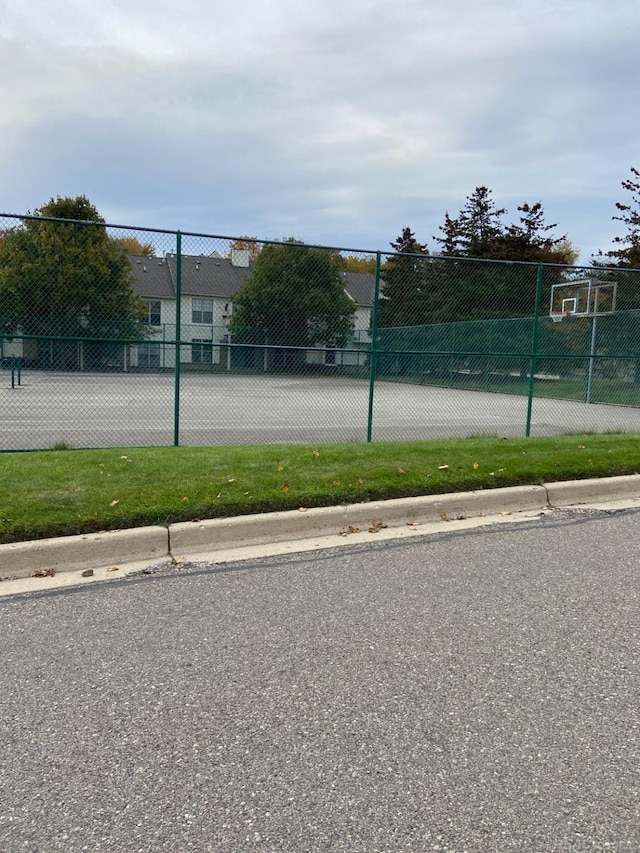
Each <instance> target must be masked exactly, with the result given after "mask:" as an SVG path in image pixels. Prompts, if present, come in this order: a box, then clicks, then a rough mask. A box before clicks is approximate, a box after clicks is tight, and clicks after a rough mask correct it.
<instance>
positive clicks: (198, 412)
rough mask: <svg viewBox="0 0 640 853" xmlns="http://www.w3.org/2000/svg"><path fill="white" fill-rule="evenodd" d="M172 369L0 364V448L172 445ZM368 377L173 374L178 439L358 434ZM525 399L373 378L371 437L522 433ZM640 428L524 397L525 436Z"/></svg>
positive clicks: (312, 439) (630, 411) (580, 407)
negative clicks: (17, 375) (99, 370)
mask: <svg viewBox="0 0 640 853" xmlns="http://www.w3.org/2000/svg"><path fill="white" fill-rule="evenodd" d="M174 390H175V379H174V376H173V375H172V374H127V373H117V374H91V373H55V372H51V373H48V372H39V371H25V372H23V374H22V384H21V385H20V386H19V387H16V388H14V389H12V388H11V377H10V372H9V371H6V370H2V371H0V400H1V401H2V411H3V417H2V421H1V423H0V449H2V450H24V449H45V448H50V447H52V446H53V445H55V444H58V443H62V442H64V443H66V444H67V445H70V446H72V447H75V448H82V447H87V448H89V447H137V446H162V445H172V444H173V443H174V418H175V413H176V406H175V400H174ZM368 407H369V383H368V382H367V381H366V380H362V379H354V378H347V377H318V376H313V377H309V376H295V377H291V376H273V375H268V376H265V375H258V376H246V375H241V376H238V375H229V374H204V373H201V374H200V373H199V374H196V373H183V374H182V376H181V382H180V394H179V406H178V409H179V443H180V444H182V445H200V446H206V445H232V444H236V445H242V444H294V443H307V442H309V443H316V442H317V443H325V442H345V441H366V439H367V418H368ZM526 419H527V399H526V397H523V396H517V395H510V394H497V393H486V392H481V391H465V390H456V389H450V388H442V387H437V386H424V385H410V384H403V383H394V382H385V381H377V382H376V384H375V392H374V398H373V419H372V438H373V440H374V441H399V440H419V439H433V438H446V437H467V436H472V435H483V434H486V435H498V436H502V435H504V436H524V435H525V427H526ZM582 431H593V432H605V431H624V432H640V409H636V408H625V407H619V406H611V405H603V404H586V403H580V402H573V401H567V400H552V399H543V398H535V399H534V401H533V407H532V419H531V435H534V436H545V435H558V434H562V433H567V432H582Z"/></svg>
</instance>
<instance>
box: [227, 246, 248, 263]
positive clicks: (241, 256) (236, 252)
mask: <svg viewBox="0 0 640 853" xmlns="http://www.w3.org/2000/svg"><path fill="white" fill-rule="evenodd" d="M231 266H233V267H248V266H249V250H248V249H232V250H231Z"/></svg>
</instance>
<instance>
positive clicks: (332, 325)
mask: <svg viewBox="0 0 640 853" xmlns="http://www.w3.org/2000/svg"><path fill="white" fill-rule="evenodd" d="M354 313H355V305H354V303H353V302H352V301H351V300H350V299H349V297H348V296H347V294H346V293H345V291H344V287H343V283H342V277H341V275H340V271H339V270H338V269H337V267H336V265H335V263H334V262H333V261H332V259H331V257H330V255H329V253H327V252H326V251H324V250H322V249H313V248H310V247H308V246H303V245H300V244H299V243H298V242H294V241H291V240H288V241H286V242H284V243H280V244H270V245H267V246H265V247H264V248H263V249H262V251H261V252H260V255H259V256H258V258H257V260H256V265H255V269H254V270H253V272H252V273H251V275H250V276H249V278H248V279H247V281H246V283H245V284H244V285H243V287H242V288H241V289H240V290H239V291H238V292H237V293H236V295H235V297H234V313H233V320H232V325H231V331H232V334H233V337H234V340H235V341H236V342H242V341H246V342H254V343H261V344H263V343H267V344H269V345H270V346H275V347H280V348H294V349H281V350H279V351H278V352H276V353H275V354H274V359H272V363H274V366H277V367H283V368H297V369H299V368H301V367H302V366H303V365H304V364H305V361H306V357H305V353H304V349H303V348H305V347H311V346H314V345H317V344H322V345H326V346H341V345H344V343H345V342H346V340H347V338H348V336H349V334H350V333H351V331H352V329H353V315H354ZM295 348H302V349H299V350H298V349H295Z"/></svg>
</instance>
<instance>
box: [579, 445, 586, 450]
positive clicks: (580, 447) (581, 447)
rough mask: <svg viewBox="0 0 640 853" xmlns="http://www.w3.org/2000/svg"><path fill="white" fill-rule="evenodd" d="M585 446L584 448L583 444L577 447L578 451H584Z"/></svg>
mask: <svg viewBox="0 0 640 853" xmlns="http://www.w3.org/2000/svg"><path fill="white" fill-rule="evenodd" d="M585 446H586V445H584V444H579V445H578V450H584V449H585Z"/></svg>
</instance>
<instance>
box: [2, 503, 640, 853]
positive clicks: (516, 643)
mask: <svg viewBox="0 0 640 853" xmlns="http://www.w3.org/2000/svg"><path fill="white" fill-rule="evenodd" d="M639 541H640V511H637V510H627V511H621V512H618V513H613V514H611V513H609V514H607V513H602V512H596V511H584V512H579V511H569V512H557V513H554V514H553V515H551V516H547V517H545V518H541V519H540V520H536V521H531V522H522V523H519V524H513V525H497V526H490V527H485V528H481V529H478V530H474V531H467V532H465V533H457V534H448V535H447V534H446V533H442V534H438V535H435V536H430V537H425V538H413V539H411V540H406V539H405V540H397V541H395V542H386V543H384V544H382V543H380V544H378V545H376V544H375V543H374V544H371V545H366V546H363V545H361V546H354V547H345V548H342V549H339V550H335V551H324V552H321V553H319V554H318V553H314V554H308V553H306V554H300V555H295V556H291V557H286V558H277V559H275V558H269V559H263V560H255V561H250V562H245V563H238V564H235V565H231V564H228V565H225V566H222V567H220V566H218V567H217V568H215V569H214V568H213V567H206V566H200V567H195V566H191V565H183V566H182V567H180V568H179V569H172V570H168V569H165V570H163V571H158V573H157V574H152V575H148V576H146V575H145V576H140V577H134V578H129V579H123V580H122V581H111V582H109V583H108V584H105V585H100V584H93V585H91V586H88V587H84V588H81V587H79V588H75V589H66V590H58V591H57V592H54V593H48V594H44V593H41V594H32V595H23V596H17V597H15V598H9V599H4V600H2V601H1V602H0V624H1V625H2V656H1V657H0V685H1V690H0V756H1V757H0V850H1V851H2V853H13V851H38V852H39V853H40V851H42V853H49V852H50V851H58V850H60V851H62V850H64V851H68V853H75V851H84V850H86V851H92V853H94V851H95V853H97V851H122V852H123V853H124V852H125V851H145V853H149V851H180V853H183V851H198V852H199V853H202V852H203V851H245V850H246V851H259V853H263V851H295V853H307V851H361V852H362V853H365V851H366V853H382V851H390V853H391V851H392V852H393V853H401V851H405V853H406V852H407V851H432V850H438V851H448V852H449V853H454V851H455V853H463V851H473V852H474V853H475V851H478V853H480V851H482V853H491V851H511V850H515V851H520V852H522V851H532V853H533V851H535V853H540V852H541V851H545V853H551V851H598V853H601V851H637V850H639V849H640V774H639V769H640V728H639V726H640V713H639V709H640V691H639V689H638V688H639V679H638V675H639V672H638V660H639V659H640V655H639V652H640V649H639V640H640V610H639V602H640V597H639V591H638V590H639V584H638V549H637V543H638V542H639Z"/></svg>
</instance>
